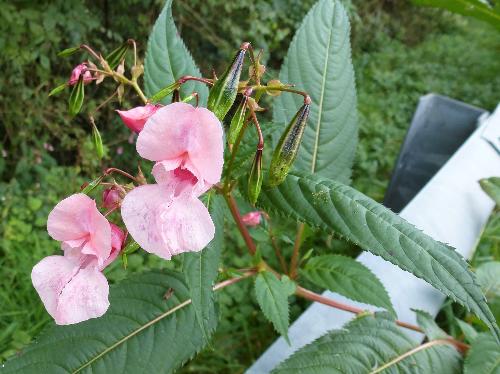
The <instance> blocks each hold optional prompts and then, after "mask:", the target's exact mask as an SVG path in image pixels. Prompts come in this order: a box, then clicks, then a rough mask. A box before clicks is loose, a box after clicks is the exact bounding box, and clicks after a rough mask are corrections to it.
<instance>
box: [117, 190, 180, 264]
mask: <svg viewBox="0 0 500 374" xmlns="http://www.w3.org/2000/svg"><path fill="white" fill-rule="evenodd" d="M172 197H173V191H172V189H171V188H170V187H169V186H168V185H164V184H148V185H145V186H139V187H136V188H134V189H133V190H132V191H130V192H129V193H128V194H127V195H126V196H125V198H124V199H123V202H122V207H121V214H122V219H123V222H124V223H125V226H126V227H127V230H128V231H129V233H130V235H132V237H133V238H134V240H135V241H136V242H137V243H138V244H139V245H140V246H141V247H142V248H143V249H144V250H145V251H147V252H150V253H156V254H158V256H160V257H163V258H170V253H169V252H168V251H167V250H166V249H165V247H166V246H165V243H164V241H163V238H162V236H161V233H160V227H161V226H160V216H161V214H162V212H163V211H164V210H166V209H168V206H169V205H170V204H171V202H172Z"/></svg>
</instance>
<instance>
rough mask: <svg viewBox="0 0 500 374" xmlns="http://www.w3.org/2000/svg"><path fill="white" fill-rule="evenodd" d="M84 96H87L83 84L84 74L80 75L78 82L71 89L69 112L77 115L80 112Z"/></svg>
mask: <svg viewBox="0 0 500 374" xmlns="http://www.w3.org/2000/svg"><path fill="white" fill-rule="evenodd" d="M84 98H85V88H84V84H83V76H80V79H78V82H77V83H76V84H75V85H74V86H73V89H72V90H71V95H70V96H69V100H68V106H69V114H70V115H71V116H76V115H77V114H78V113H80V110H81V109H82V105H83V99H84Z"/></svg>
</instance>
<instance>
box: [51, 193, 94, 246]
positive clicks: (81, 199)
mask: <svg viewBox="0 0 500 374" xmlns="http://www.w3.org/2000/svg"><path fill="white" fill-rule="evenodd" d="M92 209H95V210H97V208H96V205H95V201H94V200H92V199H91V198H90V197H88V196H87V195H84V194H81V193H79V194H74V195H71V196H69V197H67V198H66V199H64V200H62V201H61V202H59V204H57V205H56V206H55V207H54V209H52V211H51V212H50V214H49V218H48V220H47V231H48V232H49V235H50V236H51V237H52V238H53V239H55V240H59V241H66V240H77V239H82V238H85V237H86V236H87V235H88V234H89V225H90V222H89V214H88V212H89V211H90V210H92Z"/></svg>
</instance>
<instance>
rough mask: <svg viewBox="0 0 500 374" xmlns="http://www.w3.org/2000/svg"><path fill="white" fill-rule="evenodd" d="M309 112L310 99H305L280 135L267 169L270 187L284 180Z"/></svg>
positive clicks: (302, 133) (293, 159) (296, 151)
mask: <svg viewBox="0 0 500 374" xmlns="http://www.w3.org/2000/svg"><path fill="white" fill-rule="evenodd" d="M309 110H310V99H308V98H306V100H305V103H304V105H303V106H302V107H301V108H300V109H299V111H298V112H297V114H295V116H294V117H293V118H292V121H291V122H290V124H289V125H288V127H287V128H286V130H285V132H284V133H283V134H282V135H281V138H280V141H279V143H278V146H277V147H276V149H275V150H274V153H273V158H272V160H271V166H270V168H269V185H270V186H271V187H275V186H277V185H279V184H280V183H282V182H283V181H284V180H285V178H286V176H287V175H288V172H289V171H290V168H291V167H292V165H293V162H294V161H295V158H296V157H297V153H298V152H299V147H300V142H301V141H302V135H304V129H305V128H306V123H307V117H308V116H309Z"/></svg>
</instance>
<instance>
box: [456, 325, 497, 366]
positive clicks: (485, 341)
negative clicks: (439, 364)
mask: <svg viewBox="0 0 500 374" xmlns="http://www.w3.org/2000/svg"><path fill="white" fill-rule="evenodd" d="M499 373H500V349H499V348H498V344H497V342H496V341H495V338H494V337H493V336H492V335H491V334H488V333H482V334H479V335H478V336H477V337H476V339H474V341H473V343H472V345H471V347H470V349H469V351H468V352H467V356H466V357H465V362H464V374H499Z"/></svg>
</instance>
